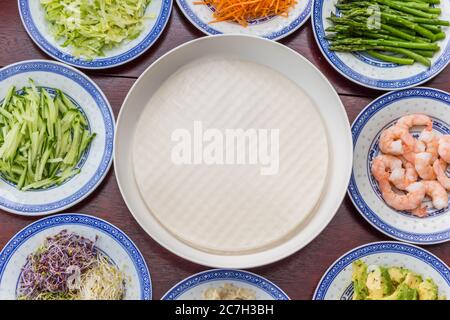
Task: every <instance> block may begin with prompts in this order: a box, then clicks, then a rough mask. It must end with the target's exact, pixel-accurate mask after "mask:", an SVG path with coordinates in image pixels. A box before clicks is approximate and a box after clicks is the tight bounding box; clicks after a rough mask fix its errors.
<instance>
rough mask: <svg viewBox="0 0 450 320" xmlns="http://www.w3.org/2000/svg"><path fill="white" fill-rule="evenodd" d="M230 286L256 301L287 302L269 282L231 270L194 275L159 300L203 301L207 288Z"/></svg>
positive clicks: (246, 273)
mask: <svg viewBox="0 0 450 320" xmlns="http://www.w3.org/2000/svg"><path fill="white" fill-rule="evenodd" d="M225 284H232V285H234V286H236V287H238V288H246V289H249V290H252V291H253V292H254V293H255V299H256V300H289V297H288V296H287V294H286V293H284V292H283V290H281V289H280V288H279V287H278V286H276V285H275V284H274V283H272V282H270V281H269V280H267V279H265V278H263V277H261V276H258V275H257V274H254V273H251V272H248V271H243V270H231V269H213V270H206V271H203V272H199V273H197V274H194V275H192V276H190V277H187V278H186V279H184V280H182V281H180V282H179V283H177V284H176V285H174V286H173V287H172V288H171V289H170V290H169V291H167V293H166V294H165V295H164V296H163V297H162V298H161V300H204V298H203V294H204V292H205V290H207V289H208V288H218V287H223V286H224V285H225Z"/></svg>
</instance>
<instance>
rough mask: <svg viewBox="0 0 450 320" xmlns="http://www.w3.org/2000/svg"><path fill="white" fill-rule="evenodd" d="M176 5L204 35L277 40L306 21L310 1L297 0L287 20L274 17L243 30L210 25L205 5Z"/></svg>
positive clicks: (182, 0)
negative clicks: (250, 36)
mask: <svg viewBox="0 0 450 320" xmlns="http://www.w3.org/2000/svg"><path fill="white" fill-rule="evenodd" d="M177 3H178V7H179V8H180V9H181V11H182V12H183V13H184V15H185V16H186V18H188V19H189V21H190V22H191V23H192V24H193V25H194V26H195V27H196V28H197V29H199V30H200V31H202V32H204V33H205V34H208V35H216V34H223V33H225V34H226V33H233V34H244V35H254V36H259V37H263V38H267V39H270V40H279V39H281V38H284V37H286V36H287V35H289V34H291V33H292V32H294V31H295V30H297V29H298V28H300V27H301V26H302V25H303V24H304V23H305V22H306V21H307V20H308V18H309V16H310V14H311V3H312V0H298V3H297V4H296V5H295V6H294V7H293V8H292V9H291V10H290V11H289V16H288V17H287V18H286V17H280V16H275V17H270V18H265V19H258V20H253V21H250V22H249V25H248V26H247V27H245V28H244V27H243V26H241V25H240V24H238V23H234V22H228V21H224V22H218V23H210V22H211V21H212V20H213V19H214V18H213V16H212V15H213V9H212V8H210V7H209V6H207V5H195V4H194V1H193V0H177Z"/></svg>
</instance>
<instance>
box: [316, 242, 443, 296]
mask: <svg viewBox="0 0 450 320" xmlns="http://www.w3.org/2000/svg"><path fill="white" fill-rule="evenodd" d="M358 259H362V260H363V261H365V262H366V263H367V264H377V265H384V266H402V267H405V268H408V269H410V270H412V271H413V272H416V273H418V274H420V275H422V276H424V277H425V278H428V277H429V278H432V279H433V280H434V281H435V283H436V284H437V285H438V287H439V291H440V292H441V293H443V294H444V295H445V294H447V297H448V293H449V292H450V269H449V267H448V266H447V265H446V264H445V263H444V262H443V261H442V260H440V259H439V258H438V257H436V256H435V255H433V254H432V253H430V252H428V251H426V250H424V249H422V248H419V247H416V246H414V245H411V244H407V243H401V242H395V241H382V242H373V243H368V244H365V245H362V246H360V247H357V248H355V249H353V250H350V251H349V252H347V253H345V254H344V255H343V256H341V257H340V258H339V259H337V260H336V261H335V262H334V263H333V264H332V265H331V266H330V267H329V268H328V270H327V271H326V272H325V274H324V275H323V277H322V279H321V280H320V282H319V284H318V286H317V288H316V291H315V292H314V296H313V300H351V298H352V294H353V287H352V284H351V283H352V279H351V273H352V270H351V264H352V262H353V261H355V260H358Z"/></svg>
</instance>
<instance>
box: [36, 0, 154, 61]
mask: <svg viewBox="0 0 450 320" xmlns="http://www.w3.org/2000/svg"><path fill="white" fill-rule="evenodd" d="M40 1H41V5H42V7H43V8H44V10H45V17H46V20H47V21H48V22H49V23H50V29H51V31H52V33H53V35H54V37H55V38H56V39H58V40H60V39H62V40H63V41H64V43H63V46H64V47H67V46H68V47H70V49H71V51H72V53H73V54H74V55H75V56H78V57H79V56H83V57H84V58H87V59H92V58H95V57H98V56H103V55H104V51H105V50H107V49H111V48H114V47H115V46H117V45H118V44H120V43H122V42H123V41H124V40H133V39H135V38H137V37H138V36H139V34H140V33H141V32H142V30H143V29H144V25H143V21H144V19H145V18H146V16H145V10H146V8H147V6H148V4H149V3H150V1H151V0H95V1H92V0H40Z"/></svg>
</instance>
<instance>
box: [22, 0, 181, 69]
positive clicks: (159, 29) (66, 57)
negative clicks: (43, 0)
mask: <svg viewBox="0 0 450 320" xmlns="http://www.w3.org/2000/svg"><path fill="white" fill-rule="evenodd" d="M28 3H29V0H17V5H18V10H19V15H20V19H21V21H22V25H23V27H24V29H25V31H26V32H27V34H28V36H29V37H30V38H31V40H33V42H34V43H35V44H36V45H37V46H38V47H39V49H41V51H42V52H44V53H45V54H46V55H48V56H50V57H52V58H53V59H56V60H58V61H60V62H63V63H65V64H68V65H71V66H74V67H77V68H81V69H87V70H102V69H109V68H114V67H118V66H121V65H123V64H125V63H128V62H131V61H133V60H135V59H137V58H138V57H140V56H141V55H143V54H144V53H145V52H147V51H148V50H149V49H150V48H151V47H152V46H153V45H154V44H155V43H156V41H157V40H158V39H159V38H160V36H161V35H162V34H163V32H164V30H165V29H166V27H167V24H168V22H169V20H170V16H171V14H172V8H173V0H162V1H161V3H162V5H161V12H162V14H160V15H158V17H157V20H156V22H155V25H154V26H153V27H152V28H151V29H150V30H149V33H148V34H147V35H146V36H145V37H144V39H143V40H142V41H141V42H140V43H138V44H136V45H135V46H133V47H132V48H130V49H129V50H128V51H126V52H124V53H121V54H118V55H115V56H112V57H109V58H100V59H94V60H92V61H89V60H86V59H80V58H76V57H75V56H74V55H72V54H70V53H64V52H62V51H61V50H60V49H59V48H58V47H57V46H54V45H53V44H51V43H50V42H48V41H47V40H45V39H44V37H43V35H42V34H41V32H40V30H39V29H38V27H37V26H36V25H35V24H34V22H33V19H32V18H31V16H30V17H29V18H28V19H29V22H27V20H26V19H25V15H26V14H24V11H23V10H24V8H22V6H23V5H26V6H27V7H28ZM160 18H161V21H159V20H160ZM158 21H159V23H158ZM155 32H156V33H155ZM38 38H40V40H39V39H38ZM146 42H148V43H147V44H146ZM46 46H47V47H48V48H46ZM141 46H144V47H143V48H139V47H141ZM52 51H54V52H52ZM126 56H129V57H126ZM114 60H118V61H116V62H114Z"/></svg>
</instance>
